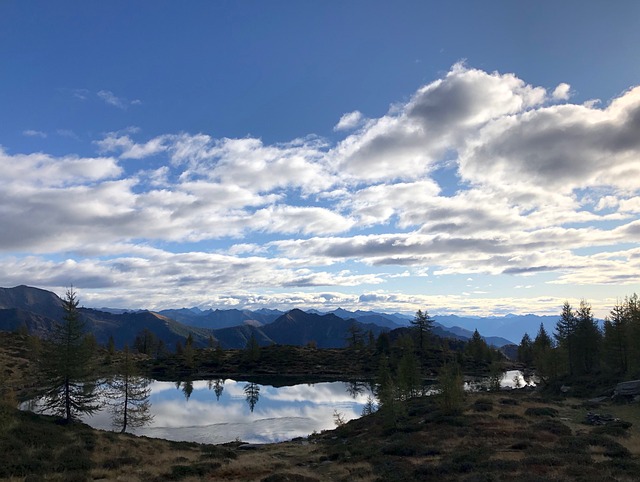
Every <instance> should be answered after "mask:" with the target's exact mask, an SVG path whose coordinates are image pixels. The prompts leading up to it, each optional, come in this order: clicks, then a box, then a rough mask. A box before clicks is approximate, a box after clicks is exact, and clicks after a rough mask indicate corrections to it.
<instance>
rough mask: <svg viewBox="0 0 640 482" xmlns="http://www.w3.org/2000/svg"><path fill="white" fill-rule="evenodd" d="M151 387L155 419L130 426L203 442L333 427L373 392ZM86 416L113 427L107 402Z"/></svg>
mask: <svg viewBox="0 0 640 482" xmlns="http://www.w3.org/2000/svg"><path fill="white" fill-rule="evenodd" d="M149 387H150V389H151V396H150V402H151V414H152V415H153V421H152V422H151V424H150V425H148V426H146V427H141V428H136V429H134V430H132V432H133V433H135V434H137V435H145V436H149V437H157V438H165V439H170V440H186V441H194V442H200V443H225V442H231V441H234V440H236V439H240V440H243V441H245V442H250V443H269V442H279V441H283V440H290V439H292V438H295V437H303V436H307V435H309V434H310V433H312V432H314V431H317V432H319V431H322V430H327V429H333V428H335V425H334V421H333V413H334V411H336V410H337V411H338V412H340V414H341V415H342V416H343V418H344V420H351V419H353V418H357V417H360V416H361V414H362V412H363V409H364V407H365V405H366V404H367V399H368V398H369V397H372V396H373V394H372V393H371V391H370V390H369V389H368V387H367V386H366V385H362V384H358V386H357V390H353V388H354V387H353V385H351V384H345V383H342V382H333V383H315V384H300V385H293V386H287V387H278V388H276V387H273V386H270V385H260V384H257V383H253V382H246V381H236V380H231V379H226V380H225V379H217V380H216V379H214V380H195V381H194V380H184V381H180V382H177V383H174V382H151V384H150V385H149ZM212 391H213V394H212V393H211V392H212ZM213 395H215V399H214V396H213ZM23 408H26V406H23ZM83 420H84V421H85V422H86V423H88V424H89V425H91V426H93V427H95V428H99V429H103V430H111V429H112V428H113V425H112V420H111V414H110V413H109V410H108V409H106V408H105V409H104V410H101V411H99V412H98V413H96V414H95V415H94V416H93V417H89V418H84V419H83Z"/></svg>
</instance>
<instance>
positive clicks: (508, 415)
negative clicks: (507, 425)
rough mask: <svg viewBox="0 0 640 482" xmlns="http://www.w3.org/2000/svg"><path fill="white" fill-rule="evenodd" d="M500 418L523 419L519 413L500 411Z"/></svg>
mask: <svg viewBox="0 0 640 482" xmlns="http://www.w3.org/2000/svg"><path fill="white" fill-rule="evenodd" d="M498 418H501V419H503V420H522V419H523V418H522V416H521V415H518V414H517V413H499V414H498Z"/></svg>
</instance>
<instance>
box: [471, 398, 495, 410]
mask: <svg viewBox="0 0 640 482" xmlns="http://www.w3.org/2000/svg"><path fill="white" fill-rule="evenodd" d="M473 409H474V410H475V411H476V412H490V411H491V410H493V400H491V399H490V398H479V399H478V400H476V401H475V402H474V403H473Z"/></svg>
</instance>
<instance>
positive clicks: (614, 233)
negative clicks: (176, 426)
mask: <svg viewBox="0 0 640 482" xmlns="http://www.w3.org/2000/svg"><path fill="white" fill-rule="evenodd" d="M85 94H86V93H85ZM570 95H571V87H570V86H569V84H565V83H561V84H559V85H558V86H557V87H556V88H555V89H554V90H553V91H552V92H551V93H547V91H546V90H545V89H544V88H541V87H537V86H533V85H530V84H528V83H527V82H526V81H525V80H523V79H520V78H518V77H517V76H516V75H515V74H510V73H498V72H484V71H482V70H478V69H473V68H469V67H467V66H465V65H463V64H456V65H454V66H453V67H452V68H451V70H450V71H449V72H448V73H447V74H446V75H444V76H443V77H442V78H440V79H437V80H434V81H433V82H430V83H428V84H426V85H424V86H422V87H419V88H418V89H417V90H416V92H415V93H414V94H413V95H412V96H410V98H409V99H408V100H407V101H406V102H404V103H400V104H395V105H393V107H392V108H390V109H389V111H388V112H387V113H386V114H385V115H383V116H381V117H379V118H377V119H365V118H364V116H363V115H362V114H361V113H360V112H359V111H354V112H350V113H347V114H345V115H344V116H342V118H341V119H340V121H339V122H338V124H337V125H336V126H335V127H334V129H335V130H336V131H340V132H346V134H345V137H344V138H342V139H341V140H339V141H337V142H335V143H330V142H329V141H328V140H326V139H322V138H318V137H317V136H313V135H309V136H307V137H303V138H299V139H292V140H291V141H289V142H280V143H268V142H265V141H263V140H262V139H259V138H254V137H245V138H215V137H213V136H211V135H209V134H206V133H186V132H182V133H166V134H162V135H158V136H155V137H151V138H144V136H143V135H142V134H141V132H140V130H139V129H137V128H128V129H125V130H122V131H118V132H111V133H107V134H105V135H104V137H103V138H101V139H98V140H96V141H95V142H94V148H95V149H96V150H97V151H98V153H99V156H98V157H86V156H78V155H67V156H54V155H51V154H47V153H31V154H8V153H7V152H6V151H5V150H1V149H0V170H2V172H3V176H2V177H0V223H1V224H2V226H3V230H2V231H1V232H0V253H4V256H5V257H4V258H1V257H0V268H2V269H0V272H4V273H5V274H4V275H3V276H4V278H3V280H0V284H5V285H11V284H21V283H25V282H28V283H31V284H35V285H40V286H43V287H53V286H67V285H68V284H69V279H68V278H73V277H74V276H73V274H74V273H76V279H73V280H71V281H73V283H74V285H76V286H78V287H79V288H85V289H87V290H89V293H87V296H88V297H89V299H93V300H103V301H105V302H106V301H108V300H113V301H114V302H115V301H118V300H119V301H118V303H121V305H122V304H124V305H126V304H127V303H125V302H127V301H132V300H134V298H135V299H142V300H149V302H150V303H157V304H158V305H160V304H162V302H163V301H162V300H165V302H166V303H169V300H170V303H175V305H176V306H184V305H188V304H198V303H200V302H201V303H207V302H209V303H216V304H217V305H218V306H234V307H235V306H240V305H243V304H244V305H246V306H253V307H259V306H260V305H268V304H270V305H272V306H276V305H278V306H285V305H288V306H291V305H296V304H297V305H304V306H307V307H315V306H321V305H323V306H326V305H327V304H329V303H336V304H337V305H338V306H339V305H340V304H341V305H342V306H350V307H358V306H363V305H367V306H369V305H371V306H373V304H374V303H378V304H379V305H380V306H384V307H388V308H390V309H407V307H410V308H408V310H409V311H413V310H414V309H415V308H416V307H419V306H420V304H431V303H433V304H434V305H435V306H440V307H442V309H443V310H446V309H449V308H447V306H449V307H451V306H455V307H459V308H460V309H463V310H466V311H469V312H473V311H474V310H475V311H477V312H479V311H482V310H484V309H487V310H488V309H492V310H495V312H502V310H503V309H504V310H507V311H506V312H509V311H520V310H518V307H519V306H524V304H525V303H524V301H522V300H520V301H514V302H512V303H511V304H510V302H508V301H506V300H505V299H503V298H501V297H500V295H495V296H497V297H494V298H490V296H489V293H484V292H485V291H487V287H486V286H475V284H476V282H475V281H474V286H473V287H472V288H473V291H474V292H471V290H470V291H469V294H468V296H470V297H472V298H473V300H471V301H468V300H467V301H465V299H464V297H463V296H461V295H460V294H451V295H448V296H445V297H442V298H438V297H437V296H426V295H425V296H416V295H405V296H403V295H400V294H398V292H397V290H396V292H394V288H393V287H392V286H395V285H393V283H405V285H404V286H409V287H411V288H413V287H414V285H416V282H417V280H419V281H420V283H431V282H434V281H437V280H438V279H439V277H447V276H460V275H463V278H466V277H467V276H469V275H471V276H473V277H474V278H476V274H477V275H489V276H497V277H505V276H508V277H512V278H513V277H516V278H521V277H527V278H528V280H527V283H522V282H520V281H519V282H518V286H521V287H522V286H527V287H528V286H536V289H537V287H538V286H540V285H541V284H544V282H549V280H551V282H553V283H565V284H569V283H570V284H574V285H585V284H586V285H589V286H594V285H598V286H605V285H611V286H613V285H616V286H617V285H631V284H633V283H637V280H638V278H637V276H636V275H635V273H637V272H638V269H639V268H640V266H639V265H638V263H639V262H640V261H639V260H640V252H638V248H637V247H636V246H635V245H634V243H635V244H637V243H640V227H639V226H640V225H639V224H638V221H637V214H638V213H640V189H639V187H638V183H637V179H638V178H639V175H640V163H639V162H638V159H640V137H639V136H638V135H637V134H638V132H640V87H636V88H632V89H629V90H628V91H626V92H624V93H622V94H620V95H619V96H618V97H616V98H614V99H613V100H612V101H611V102H609V103H608V104H607V105H602V106H601V105H599V104H598V103H596V102H586V103H584V104H582V105H578V104H572V103H570V102H569V100H570ZM100 97H101V98H102V100H103V101H105V102H107V103H110V104H111V105H113V106H115V107H119V108H125V107H126V106H127V105H131V104H134V103H136V101H128V100H126V99H124V98H120V97H117V96H115V95H114V94H113V93H112V92H110V91H101V94H100ZM559 101H566V102H562V103H559ZM38 132H39V131H24V132H23V134H24V135H27V136H29V135H31V136H40V135H39V134H38ZM40 137H41V136H40ZM43 139H44V138H43ZM125 166H126V167H127V169H126V170H125V169H124V167H125ZM443 172H445V174H444V175H443ZM447 176H448V177H447ZM451 182H456V183H457V184H456V185H455V186H452V185H450V184H449V183H451ZM185 241H187V242H192V243H202V245H203V246H204V245H207V246H209V247H211V250H210V251H211V252H206V249H204V248H203V249H202V251H196V252H184V253H180V252H179V251H180V250H181V249H183V248H182V245H181V244H180V243H183V242H185ZM630 244H631V245H632V246H631V247H630V246H629V245H630ZM167 245H170V246H171V247H172V249H173V250H174V251H176V252H174V253H171V252H168V251H165V250H164V249H166V246H167ZM226 246H229V247H228V249H227V248H226ZM160 247H162V249H160ZM184 249H185V250H186V249H187V248H184ZM16 253H32V254H33V253H52V254H54V255H55V257H54V258H52V259H56V260H57V259H59V258H68V260H67V261H65V262H60V261H52V260H49V259H47V258H45V257H35V256H26V255H24V256H20V255H17V254H16ZM69 253H71V254H69ZM2 270H4V271H2ZM387 271H388V272H387ZM398 273H400V274H398ZM427 274H428V275H429V277H428V278H427V277H426V275H427ZM531 279H536V280H537V281H538V282H537V283H533V282H532V281H531ZM78 280H80V281H78ZM540 280H544V282H540ZM13 282H15V283H13ZM514 284H515V283H514ZM116 286H117V287H118V289H117V290H116V289H115V288H112V287H116ZM151 286H153V289H151V288H150V287H151ZM374 286H377V287H378V288H374ZM390 286H391V287H390ZM212 287H214V288H215V289H212ZM317 288H322V293H320V292H317V293H315V292H313V291H314V289H317ZM91 290H94V291H91ZM122 291H126V292H127V293H128V294H126V295H119V294H117V293H118V292H122ZM213 291H215V294H212V292H213ZM530 291H531V292H533V291H534V290H533V289H531V290H530ZM485 295H486V296H485ZM119 296H120V297H122V298H118V297H119ZM481 296H482V298H481ZM530 299H531V300H535V303H537V304H536V306H537V307H543V308H544V307H546V306H551V304H554V312H555V311H557V307H558V306H560V305H561V304H562V301H564V300H560V302H559V303H558V302H557V301H558V300H556V299H555V298H554V297H547V300H550V301H545V300H543V299H542V298H535V299H534V298H530ZM532 302H534V301H532ZM411 303H417V305H413V306H412V305H411ZM473 303H476V305H474V304H473ZM129 305H130V306H131V303H129ZM430 306H431V305H430ZM489 307H491V308H489ZM531 309H532V308H531V306H529V307H528V308H527V310H528V311H531ZM430 311H432V310H431V308H430Z"/></svg>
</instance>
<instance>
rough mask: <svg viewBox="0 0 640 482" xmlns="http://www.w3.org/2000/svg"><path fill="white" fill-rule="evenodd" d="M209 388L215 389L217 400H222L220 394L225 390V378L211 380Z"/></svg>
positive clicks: (208, 384)
mask: <svg viewBox="0 0 640 482" xmlns="http://www.w3.org/2000/svg"><path fill="white" fill-rule="evenodd" d="M207 386H208V387H209V390H213V393H215V394H216V400H218V401H220V395H222V392H223V391H224V378H216V379H215V380H209V382H208V383H207Z"/></svg>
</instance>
